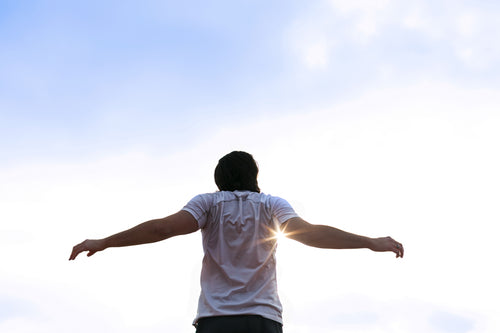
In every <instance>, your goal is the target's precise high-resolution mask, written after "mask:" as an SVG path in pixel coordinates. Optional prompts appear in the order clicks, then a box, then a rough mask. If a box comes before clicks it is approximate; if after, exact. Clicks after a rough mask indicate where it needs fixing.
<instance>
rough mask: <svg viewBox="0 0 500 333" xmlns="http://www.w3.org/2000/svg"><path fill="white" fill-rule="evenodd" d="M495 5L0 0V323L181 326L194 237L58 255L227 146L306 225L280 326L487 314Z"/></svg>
mask: <svg viewBox="0 0 500 333" xmlns="http://www.w3.org/2000/svg"><path fill="white" fill-rule="evenodd" d="M499 15H500V4H499V3H498V2H496V1H443V0H438V1H420V0H416V1H412V2H401V1H393V0H385V1H384V0H381V1H367V0H351V1H340V0H329V1H327V0H324V1H319V0H318V1H316V0H312V1H298V0H297V1H295V0H291V1H259V0H254V1H227V0H215V1H183V2H179V1H153V0H151V1H141V2H140V3H139V2H136V1H127V0H122V1H72V2H67V1H57V0H54V1H50V0H46V1H9V0H5V1H2V2H0V46H1V52H0V150H1V152H2V158H1V159H0V183H1V184H2V185H1V187H0V207H1V209H0V253H1V254H0V259H1V262H2V265H0V331H1V332H9V333H10V332H16V333H28V332H29V333H32V332H37V333H45V332H51V333H53V332H68V331H71V332H88V331H92V332H125V333H135V332H141V333H144V332H146V333H156V332H179V333H184V332H185V333H188V332H194V328H193V327H192V326H191V321H192V320H193V318H194V316H195V313H196V305H197V298H198V294H199V272H200V266H201V259H202V256H203V253H202V247H201V236H200V234H199V233H195V234H190V235H187V236H182V237H176V238H173V239H169V240H167V241H164V242H160V243H155V244H150V245H143V246H136V247H129V248H120V249H109V250H106V251H104V252H102V253H98V254H96V255H95V256H93V257H91V258H87V257H85V256H80V257H78V259H77V260H76V261H74V262H69V261H68V260H67V259H68V257H69V254H70V252H71V248H72V247H73V246H74V245H75V244H77V243H79V242H81V241H83V240H84V239H86V238H100V237H106V236H108V235H110V234H113V233H116V232H119V231H122V230H125V229H128V228H130V227H132V226H134V225H136V224H138V223H140V222H143V221H146V220H149V219H153V218H158V217H163V216H167V215H169V214H172V213H174V212H176V211H178V210H179V209H181V208H182V207H183V206H184V205H185V204H186V203H187V202H188V201H189V200H190V199H191V198H192V197H194V196H195V195H196V194H199V193H206V192H212V191H215V190H216V187H215V184H214V182H213V170H214V168H215V165H216V164H217V161H218V159H219V158H220V157H222V156H223V155H224V154H226V153H228V152H230V151H232V150H244V151H248V152H250V153H252V154H253V155H254V157H255V159H256V160H257V162H258V163H259V166H260V173H259V185H260V188H261V189H262V191H263V192H265V193H268V194H272V195H277V196H280V197H283V198H285V199H286V200H288V201H289V202H290V203H291V204H292V206H293V207H294V208H295V210H296V211H297V212H298V214H299V215H300V216H302V217H303V218H304V219H306V220H307V221H309V222H311V223H318V224H327V225H332V226H335V227H337V228H340V229H343V230H346V231H350V232H354V233H358V234H362V235H366V236H370V237H381V236H388V235H390V236H392V237H393V238H395V239H396V240H398V241H400V242H401V243H403V244H404V246H405V257H404V258H403V259H396V258H395V256H394V255H393V254H391V253H374V252H371V251H369V250H320V249H314V248H308V247H306V246H304V245H302V244H299V243H297V242H294V241H292V240H288V239H280V241H279V246H278V253H277V258H278V283H279V293H280V297H281V300H282V303H283V307H284V314H283V316H284V321H285V325H284V331H285V332H287V333H308V332H332V333H334V332H335V333H337V332H338V333H356V332H369V333H371V332H373V333H378V332H398V333H399V332H403V333H414V332H428V333H469V332H470V333H490V332H492V333H493V332H498V331H499V329H500V319H499V318H500V311H499V310H498V306H497V305H496V303H497V302H496V301H497V299H498V298H499V297H500V291H499V289H498V286H497V281H499V280H500V273H499V271H498V269H496V266H497V264H496V262H497V261H498V260H497V257H498V254H499V253H498V248H497V246H496V235H495V230H496V228H495V224H497V223H498V222H499V221H500V212H499V210H498V202H499V200H500V193H499V191H498V189H499V188H500V176H499V173H498V170H499V169H500V155H499V154H498V151H499V144H500V134H499V133H500V132H499V131H498V128H500V127H499V126H500V113H499V105H500V94H499V92H500V79H499V78H500V43H499V42H498V41H499V40H500V23H498V20H497V17H498V16H499Z"/></svg>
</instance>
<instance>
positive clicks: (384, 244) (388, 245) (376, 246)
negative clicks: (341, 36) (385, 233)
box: [370, 237, 405, 258]
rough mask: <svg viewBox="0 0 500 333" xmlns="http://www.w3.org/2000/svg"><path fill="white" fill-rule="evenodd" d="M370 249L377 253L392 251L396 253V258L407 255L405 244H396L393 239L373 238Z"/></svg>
mask: <svg viewBox="0 0 500 333" xmlns="http://www.w3.org/2000/svg"><path fill="white" fill-rule="evenodd" d="M370 249H371V250H372V251H376V252H386V251H392V252H394V253H396V258H400V257H401V258H403V255H404V253H405V250H404V248H403V244H401V243H399V242H396V241H395V240H394V239H392V238H391V237H381V238H373V239H372V245H371V246H370Z"/></svg>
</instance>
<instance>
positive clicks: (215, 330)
mask: <svg viewBox="0 0 500 333" xmlns="http://www.w3.org/2000/svg"><path fill="white" fill-rule="evenodd" d="M196 333H283V328H282V325H281V324H280V323H278V322H276V321H274V320H271V319H267V318H264V317H261V316H255V315H242V316H220V317H206V318H201V319H200V320H198V323H197V324H196Z"/></svg>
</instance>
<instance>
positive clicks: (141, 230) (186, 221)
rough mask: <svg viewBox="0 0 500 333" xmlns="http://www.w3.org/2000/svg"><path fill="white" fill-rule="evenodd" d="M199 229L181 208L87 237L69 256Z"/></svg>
mask: <svg viewBox="0 0 500 333" xmlns="http://www.w3.org/2000/svg"><path fill="white" fill-rule="evenodd" d="M198 229H199V227H198V222H197V221H196V219H195V218H194V217H193V215H191V214H190V213H188V212H187V211H184V210H181V211H179V212H177V213H175V214H172V215H169V216H167V217H164V218H161V219H154V220H150V221H147V222H144V223H141V224H139V225H137V226H135V227H133V228H131V229H128V230H125V231H122V232H119V233H117V234H114V235H112V236H109V237H106V238H102V239H87V240H85V241H83V242H82V243H80V244H78V245H75V246H74V247H73V251H72V252H71V255H70V257H69V260H74V259H75V258H76V257H77V256H78V254H80V253H82V252H85V251H88V253H87V256H88V257H90V256H91V255H93V254H94V253H96V252H99V251H102V250H105V249H107V248H109V247H122V246H132V245H139V244H147V243H154V242H159V241H162V240H165V239H167V238H170V237H174V236H179V235H185V234H189V233H192V232H195V231H197V230H198Z"/></svg>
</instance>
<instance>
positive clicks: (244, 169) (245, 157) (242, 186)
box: [214, 151, 260, 193]
mask: <svg viewBox="0 0 500 333" xmlns="http://www.w3.org/2000/svg"><path fill="white" fill-rule="evenodd" d="M258 173H259V167H258V166H257V162H255V160H254V158H253V156H252V155H250V154H249V153H246V152H244V151H233V152H231V153H229V154H227V155H225V156H224V157H222V158H221V159H220V160H219V163H218V164H217V166H216V167H215V173H214V178H215V184H217V187H218V188H219V190H220V191H237V190H240V191H252V192H257V193H260V188H259V185H258V183H257V174H258Z"/></svg>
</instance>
